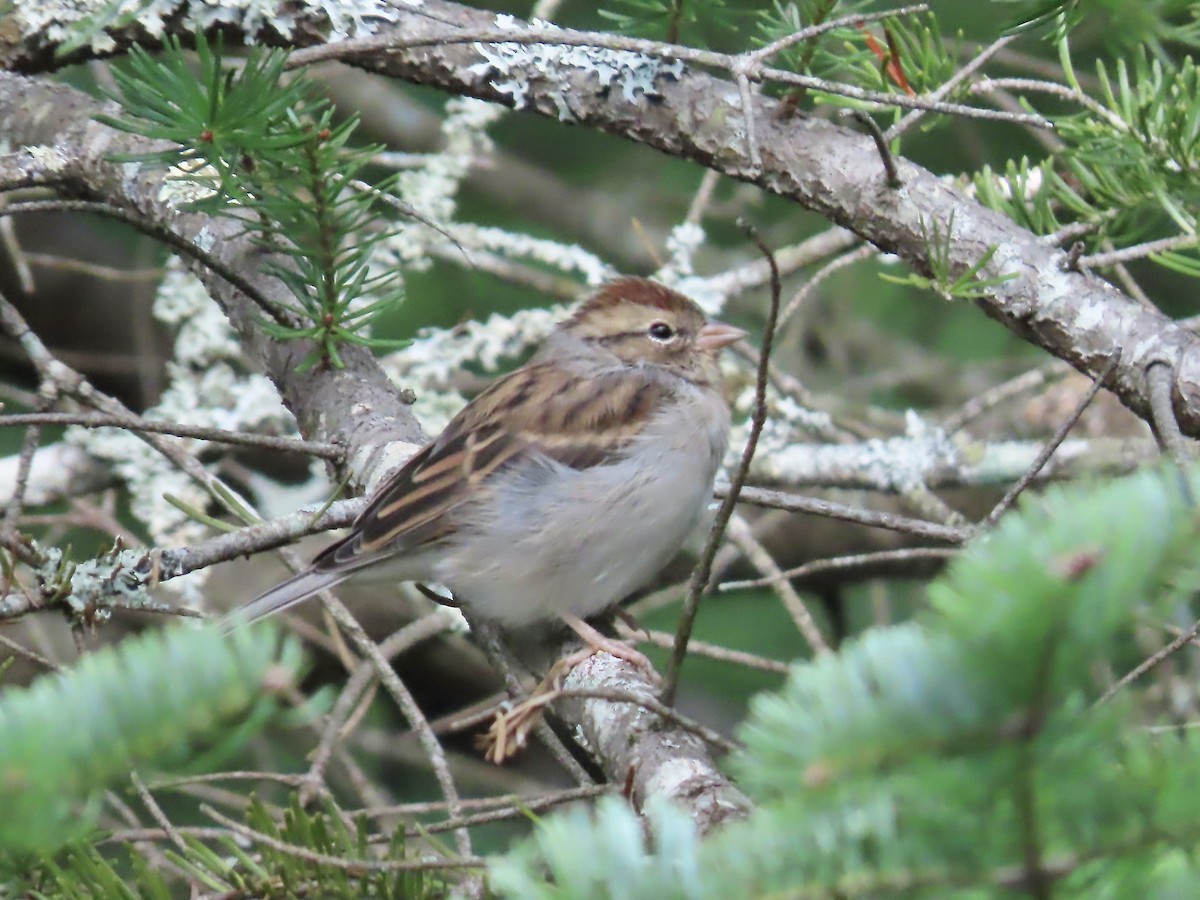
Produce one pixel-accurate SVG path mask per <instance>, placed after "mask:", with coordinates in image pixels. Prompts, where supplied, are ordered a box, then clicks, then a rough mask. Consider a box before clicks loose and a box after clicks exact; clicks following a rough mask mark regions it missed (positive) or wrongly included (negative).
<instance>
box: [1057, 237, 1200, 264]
mask: <svg viewBox="0 0 1200 900" xmlns="http://www.w3.org/2000/svg"><path fill="white" fill-rule="evenodd" d="M1197 240H1200V239H1198V238H1197V237H1196V235H1194V234H1177V235H1175V236H1174V237H1169V238H1162V239H1161V240H1157V241H1146V242H1145V243H1143V244H1135V245H1134V246H1132V247H1122V248H1121V249H1120V250H1113V251H1111V252H1109V253H1093V254H1092V255H1091V256H1081V257H1080V258H1079V259H1078V261H1077V262H1078V265H1079V268H1081V269H1102V268H1104V267H1105V266H1114V265H1116V264H1117V263H1126V262H1132V261H1134V260H1138V259H1145V258H1146V257H1147V256H1152V255H1153V254H1155V253H1163V252H1164V251H1167V250H1181V249H1186V248H1188V247H1195V246H1196V242H1197Z"/></svg>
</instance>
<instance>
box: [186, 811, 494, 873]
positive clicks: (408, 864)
mask: <svg viewBox="0 0 1200 900" xmlns="http://www.w3.org/2000/svg"><path fill="white" fill-rule="evenodd" d="M200 811H201V812H202V813H204V815H206V816H208V817H209V818H210V819H212V820H213V821H214V822H216V823H218V824H219V825H223V826H225V827H226V828H228V829H229V830H230V831H232V832H234V833H235V834H238V835H241V836H242V837H244V838H246V839H247V840H249V841H253V842H254V843H256V844H261V845H262V846H264V847H270V848H271V849H272V850H278V851H279V852H280V853H286V854H287V855H288V856H294V857H296V858H297V859H303V860H305V861H307V862H310V863H312V864H313V865H318V866H331V867H333V868H335V869H341V870H342V871H345V872H351V873H355V874H358V873H362V872H417V871H425V870H432V869H478V868H483V867H484V866H486V865H487V860H485V859H483V858H481V857H478V856H465V857H462V858H460V859H404V860H386V859H380V860H374V859H345V858H344V857H341V856H330V855H329V854H328V853H318V852H317V851H315V850H310V849H309V848H308V847H298V846H296V845H295V844H289V843H287V842H286V841H281V840H279V839H278V838H274V837H272V836H271V835H269V834H263V833H262V832H261V831H255V830H254V829H253V828H250V827H248V826H246V825H243V824H242V823H241V822H238V821H237V820H236V819H231V818H229V817H228V816H226V815H222V814H221V813H219V812H217V811H216V810H215V809H213V808H212V807H211V806H209V805H208V804H206V803H205V804H201V806H200Z"/></svg>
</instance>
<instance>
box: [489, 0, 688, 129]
mask: <svg viewBox="0 0 1200 900" xmlns="http://www.w3.org/2000/svg"><path fill="white" fill-rule="evenodd" d="M496 27H497V29H498V30H500V31H512V32H521V31H525V30H526V26H525V25H522V24H521V23H520V22H518V21H517V20H516V19H514V18H513V17H512V16H510V15H503V14H502V15H498V16H496ZM528 28H530V29H533V30H535V31H551V32H552V31H556V30H559V29H558V28H557V26H555V25H553V24H552V23H550V22H546V21H543V20H541V19H533V20H531V21H530V23H529V25H528ZM475 49H476V51H478V53H479V55H480V56H482V57H483V58H484V62H482V63H476V64H475V65H474V66H471V69H470V71H471V72H472V73H473V74H475V75H480V76H487V75H493V74H494V76H495V77H494V78H493V80H492V82H491V85H492V87H494V88H495V89H496V90H497V91H499V92H500V93H502V94H508V95H509V96H510V97H512V102H513V106H514V107H515V108H516V109H521V108H523V107H524V106H525V103H526V100H527V98H528V94H529V84H530V79H531V78H537V79H539V80H542V81H544V82H546V83H547V84H548V85H549V87H550V97H551V99H552V101H553V102H554V105H555V108H556V109H557V110H558V118H559V119H560V120H561V121H564V122H567V121H572V120H574V119H575V118H576V116H575V114H574V113H573V112H572V111H571V107H570V98H571V96H572V94H573V93H574V91H575V87H574V86H573V85H572V84H571V82H570V79H571V77H572V76H573V75H577V74H579V73H585V74H587V75H590V76H592V77H593V78H594V79H595V81H596V85H597V89H598V92H599V93H603V92H608V91H611V90H614V89H615V90H619V91H620V92H621V96H622V97H623V98H624V99H625V101H626V102H627V103H636V102H637V101H638V100H639V98H644V97H657V96H660V92H659V90H658V86H657V85H658V81H659V79H661V78H672V79H676V80H677V79H679V78H681V77H682V76H683V73H684V65H683V62H682V61H680V60H672V61H671V62H666V61H664V60H662V59H659V58H657V57H653V56H646V55H645V54H642V53H634V52H632V51H629V50H610V49H607V48H604V47H585V46H566V45H563V44H553V43H542V42H538V43H528V44H526V43H515V42H514V43H496V44H483V43H476V44H475Z"/></svg>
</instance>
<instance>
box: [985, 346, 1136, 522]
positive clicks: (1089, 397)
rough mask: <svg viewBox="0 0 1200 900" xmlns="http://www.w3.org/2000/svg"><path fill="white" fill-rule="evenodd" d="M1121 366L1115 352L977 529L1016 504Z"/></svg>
mask: <svg viewBox="0 0 1200 900" xmlns="http://www.w3.org/2000/svg"><path fill="white" fill-rule="evenodd" d="M1120 363H1121V354H1120V352H1119V351H1118V352H1117V353H1114V354H1113V355H1112V357H1111V358H1110V359H1109V360H1108V362H1107V363H1106V364H1105V366H1104V368H1103V369H1101V370H1100V374H1098V375H1097V376H1096V380H1095V381H1093V382H1092V384H1091V387H1089V388H1088V389H1087V393H1085V394H1084V395H1083V397H1082V398H1081V399H1080V401H1079V402H1078V403H1077V404H1076V405H1075V409H1073V410H1072V411H1071V415H1069V416H1067V418H1066V420H1065V421H1063V422H1062V424H1060V425H1059V426H1058V428H1057V429H1056V430H1055V432H1054V434H1053V435H1052V436H1051V437H1050V440H1048V441H1047V442H1046V445H1045V446H1044V447H1042V449H1041V451H1040V452H1039V453H1038V455H1037V456H1036V457H1035V458H1034V460H1033V463H1032V464H1031V465H1030V466H1029V468H1028V469H1026V470H1025V474H1023V475H1022V476H1021V477H1020V478H1018V479H1017V481H1016V483H1015V484H1014V485H1013V486H1012V487H1010V488H1009V489H1008V491H1006V492H1005V494H1004V496H1003V497H1001V498H1000V502H999V503H997V504H996V505H995V507H994V508H993V509H992V511H991V512H990V513H988V515H987V518H986V519H984V520H983V522H981V523H980V526H979V527H980V528H981V529H987V528H991V527H992V526H993V525H995V524H996V523H997V522H998V521H1000V517H1001V516H1002V515H1004V513H1005V512H1006V511H1007V510H1008V508H1009V507H1010V506H1012V505H1013V504H1014V503H1015V502H1016V501H1017V497H1019V496H1021V492H1022V491H1024V490H1025V488H1027V487H1029V485H1030V484H1031V483H1032V482H1033V479H1035V478H1037V476H1038V473H1039V472H1041V471H1042V468H1043V467H1044V466H1045V465H1046V463H1048V462H1049V461H1050V457H1051V456H1053V455H1054V451H1055V450H1057V449H1058V447H1059V445H1060V444H1062V442H1063V441H1065V440H1066V439H1067V433H1068V432H1069V431H1070V430H1071V429H1072V428H1074V427H1075V423H1076V422H1078V421H1079V417H1080V416H1082V415H1083V413H1084V411H1085V410H1086V409H1087V408H1088V407H1089V406H1090V405H1091V403H1092V401H1093V400H1095V399H1096V395H1097V394H1098V393H1100V389H1101V388H1102V387H1104V382H1106V381H1108V376H1109V375H1111V374H1112V373H1113V372H1114V371H1115V370H1116V368H1117V366H1118V365H1120Z"/></svg>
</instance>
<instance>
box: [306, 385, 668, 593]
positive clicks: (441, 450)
mask: <svg viewBox="0 0 1200 900" xmlns="http://www.w3.org/2000/svg"><path fill="white" fill-rule="evenodd" d="M550 368H553V369H555V370H556V371H555V374H554V378H553V379H549V378H547V376H548V375H550V372H549V371H547V370H548V369H550ZM563 374H564V373H563V372H562V370H561V369H559V368H558V367H556V366H555V365H554V364H553V363H534V364H531V365H527V366H524V367H522V368H520V369H517V370H516V371H515V372H512V373H511V374H509V375H507V376H505V377H504V378H501V379H500V380H499V381H497V382H495V383H494V384H492V385H491V386H490V387H489V388H488V389H487V390H486V391H484V392H483V393H481V394H480V395H479V396H478V397H476V398H475V399H474V400H473V401H471V403H469V404H468V405H467V406H466V407H464V408H463V410H462V411H461V412H460V413H459V414H458V415H457V416H455V417H454V419H453V420H451V422H450V424H449V425H447V426H446V430H445V431H443V432H442V434H441V435H440V436H439V437H438V438H437V439H436V440H435V441H433V442H432V443H431V444H429V445H428V446H426V447H425V448H424V449H423V450H421V451H420V452H419V453H418V454H417V455H416V456H414V457H413V458H412V459H411V460H409V461H408V463H407V464H405V465H404V467H403V468H401V469H400V470H399V471H397V472H396V473H395V474H394V475H392V476H391V478H389V479H388V481H387V482H386V483H385V484H384V485H383V486H381V487H380V489H379V490H378V491H377V492H376V494H375V496H374V498H373V499H372V500H371V502H370V503H369V504H368V505H367V507H366V509H364V510H363V512H362V514H361V515H360V516H359V517H358V520H357V521H356V522H355V523H354V526H353V528H352V529H351V531H350V533H349V534H348V535H346V537H344V538H343V539H342V540H341V541H339V542H338V543H336V544H334V545H332V546H330V547H328V548H327V549H326V550H325V551H323V552H322V553H321V554H320V555H319V556H318V557H317V558H316V559H315V560H314V563H313V564H314V567H315V568H316V569H317V570H318V571H328V572H332V571H352V570H354V569H357V568H360V567H361V566H363V565H368V564H370V563H371V562H373V561H374V560H376V559H378V558H379V557H380V556H382V555H385V554H386V555H391V554H393V553H396V552H401V553H403V552H406V551H410V550H413V549H415V548H417V547H419V546H421V545H423V544H428V543H431V542H432V541H435V540H437V539H439V538H442V537H445V536H446V535H448V534H450V533H451V532H452V531H453V530H454V522H453V519H454V516H453V512H454V511H455V510H456V509H457V508H458V507H459V506H461V505H462V504H463V503H464V502H467V501H469V500H471V499H472V498H474V497H477V496H478V495H479V491H480V489H481V488H480V485H481V484H482V483H483V482H485V481H486V480H487V478H488V477H489V476H490V475H491V474H492V473H493V472H495V471H496V470H497V469H500V468H501V467H503V466H504V465H506V464H508V463H510V462H512V461H514V460H515V459H516V458H517V457H519V456H521V455H522V454H528V453H535V454H539V455H541V456H543V457H546V458H549V459H551V460H554V461H555V462H558V463H560V464H562V465H564V466H568V467H570V468H572V469H588V468H591V467H593V466H598V465H603V464H604V463H606V462H610V461H612V460H613V459H615V458H616V457H617V456H619V455H620V454H621V452H622V451H623V450H624V449H625V447H626V445H627V444H628V443H629V441H630V440H632V439H633V438H634V437H636V436H637V434H638V433H640V432H641V430H642V429H643V428H645V426H646V424H647V423H648V422H649V421H650V419H651V418H652V417H653V414H654V412H655V411H656V410H657V409H658V408H659V405H660V403H661V401H662V399H663V397H664V395H665V394H666V392H667V391H668V390H669V388H668V387H666V386H665V385H664V384H662V383H661V382H660V381H658V380H656V379H653V378H650V377H648V376H646V377H641V376H639V375H638V374H637V373H630V371H629V370H621V371H620V372H614V373H611V374H600V375H592V376H588V375H583V374H575V373H566V378H565V379H564V378H562V377H561V376H562V375H563ZM551 383H553V384H555V385H556V389H555V390H554V391H553V392H551V391H548V390H546V385H548V384H551Z"/></svg>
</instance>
